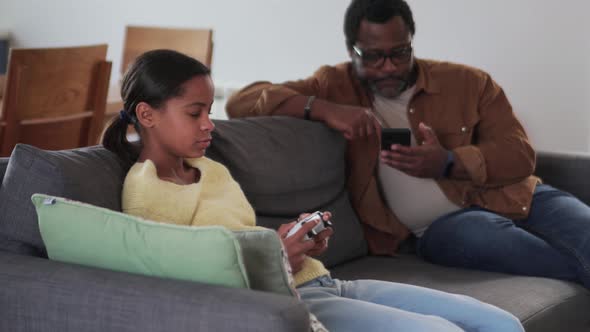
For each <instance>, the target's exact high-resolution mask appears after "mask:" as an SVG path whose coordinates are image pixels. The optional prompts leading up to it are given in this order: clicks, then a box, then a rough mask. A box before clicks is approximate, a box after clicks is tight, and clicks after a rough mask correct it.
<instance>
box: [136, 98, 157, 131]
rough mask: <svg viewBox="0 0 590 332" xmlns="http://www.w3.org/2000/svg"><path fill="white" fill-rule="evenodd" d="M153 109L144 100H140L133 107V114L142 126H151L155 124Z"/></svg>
mask: <svg viewBox="0 0 590 332" xmlns="http://www.w3.org/2000/svg"><path fill="white" fill-rule="evenodd" d="M154 112H155V110H154V109H153V108H152V107H151V106H150V105H148V104H147V103H145V102H143V101H142V102H140V103H139V104H137V106H136V107H135V116H136V117H137V121H139V123H140V124H141V126H142V127H144V128H151V127H153V126H154V124H155V118H154Z"/></svg>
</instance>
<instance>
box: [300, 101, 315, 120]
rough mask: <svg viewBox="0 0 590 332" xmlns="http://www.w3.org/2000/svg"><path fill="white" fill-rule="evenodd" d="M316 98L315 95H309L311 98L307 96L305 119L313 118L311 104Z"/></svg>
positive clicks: (304, 109)
mask: <svg viewBox="0 0 590 332" xmlns="http://www.w3.org/2000/svg"><path fill="white" fill-rule="evenodd" d="M314 99H315V96H309V98H307V103H305V108H303V118H304V119H305V120H311V104H312V103H313V101H314Z"/></svg>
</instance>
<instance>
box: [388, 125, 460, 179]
mask: <svg viewBox="0 0 590 332" xmlns="http://www.w3.org/2000/svg"><path fill="white" fill-rule="evenodd" d="M418 129H419V130H420V133H421V134H422V137H424V142H423V144H421V145H419V146H406V145H402V144H400V143H394V144H392V145H390V146H389V149H387V146H386V145H385V146H384V145H383V140H382V151H381V162H383V163H385V164H387V165H389V166H391V167H393V168H395V169H398V170H400V171H402V172H404V173H406V174H408V175H411V176H414V177H420V178H433V179H434V178H439V177H441V176H443V174H445V171H446V168H447V167H448V162H447V161H448V160H449V153H451V152H449V151H448V150H446V149H445V148H444V147H443V146H442V145H441V144H440V142H439V141H438V138H437V137H436V134H435V133H434V131H433V130H432V128H430V127H428V126H427V125H425V124H424V123H422V122H421V123H420V125H419V126H418Z"/></svg>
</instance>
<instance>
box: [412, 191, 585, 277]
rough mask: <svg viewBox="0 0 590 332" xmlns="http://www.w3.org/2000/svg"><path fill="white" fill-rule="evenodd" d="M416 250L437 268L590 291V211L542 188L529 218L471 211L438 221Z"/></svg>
mask: <svg viewBox="0 0 590 332" xmlns="http://www.w3.org/2000/svg"><path fill="white" fill-rule="evenodd" d="M417 251H418V254H419V255H420V256H422V257H423V258H424V259H426V260H428V261H430V262H433V263H436V264H442V265H448V266H455V267H463V268H470V269H479V270H487V271H495V272H505V273H512V274H519V275H528V276H538V277H548V278H556V279H563V280H572V281H576V282H579V283H581V284H582V285H584V286H585V287H586V288H589V289H590V207H588V206H587V205H586V204H584V203H582V202H581V201H580V200H578V199H577V198H575V197H574V196H572V195H571V194H569V193H566V192H563V191H560V190H557V189H555V188H553V187H551V186H548V185H537V187H536V189H535V193H534V195H533V202H532V205H531V209H530V214H529V216H528V218H526V219H523V220H510V219H507V218H504V217H502V216H499V215H497V214H495V213H493V212H491V211H488V210H486V209H483V208H480V207H471V208H466V209H463V210H460V211H457V212H454V213H450V214H448V215H445V216H442V217H441V218H439V219H437V220H435V221H434V223H432V225H431V226H430V227H429V228H428V229H427V230H426V232H425V233H424V235H423V236H422V237H421V238H420V239H418V242H417Z"/></svg>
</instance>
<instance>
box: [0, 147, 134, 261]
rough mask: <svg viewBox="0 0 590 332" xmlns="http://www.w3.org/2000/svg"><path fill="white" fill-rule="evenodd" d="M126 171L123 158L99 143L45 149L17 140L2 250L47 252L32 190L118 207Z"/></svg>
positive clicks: (1, 199) (5, 185)
mask: <svg viewBox="0 0 590 332" xmlns="http://www.w3.org/2000/svg"><path fill="white" fill-rule="evenodd" d="M125 172H126V168H125V167H124V165H122V164H121V162H120V161H119V159H118V158H117V157H116V156H115V155H114V154H112V153H111V152H109V151H107V150H105V149H104V148H102V147H99V146H94V147H88V148H82V149H77V150H66V151H44V150H40V149H37V148H35V147H32V146H29V145H23V144H19V145H17V146H16V147H15V149H14V151H13V152H12V155H11V157H10V161H9V162H8V167H7V169H6V174H5V175H4V179H3V181H2V187H1V188H0V250H5V251H10V252H14V253H19V254H29V255H36V256H45V255H46V253H45V246H44V245H43V241H42V239H41V235H40V233H39V226H38V224H37V214H36V212H35V208H34V206H33V204H32V202H31V195H32V194H34V193H44V194H48V195H55V196H61V197H65V198H70V199H75V200H79V201H83V202H87V203H90V204H94V205H98V206H102V207H105V208H108V209H113V210H120V209H121V186H122V183H123V178H124V175H125Z"/></svg>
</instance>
